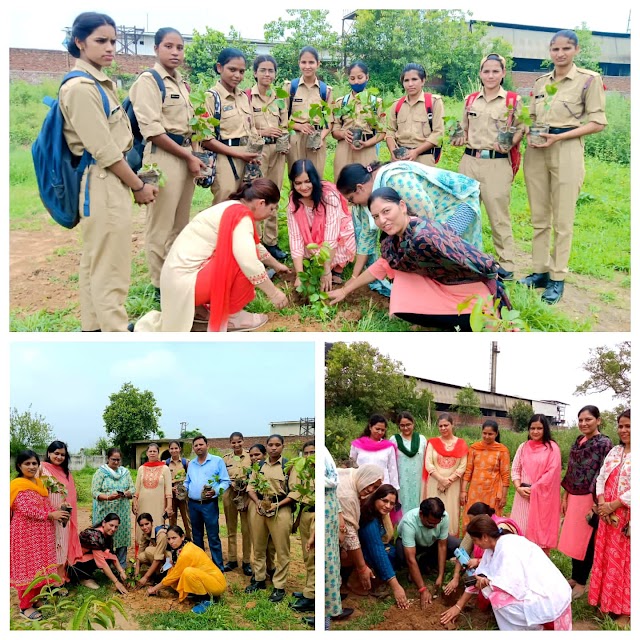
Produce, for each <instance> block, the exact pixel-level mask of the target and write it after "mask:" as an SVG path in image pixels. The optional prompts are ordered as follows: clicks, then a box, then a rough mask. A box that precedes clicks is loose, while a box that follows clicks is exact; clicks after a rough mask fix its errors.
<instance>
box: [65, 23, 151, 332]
mask: <svg viewBox="0 0 640 640" xmlns="http://www.w3.org/2000/svg"><path fill="white" fill-rule="evenodd" d="M115 46H116V25H115V22H114V21H113V19H112V18H110V17H109V16H106V15H104V14H101V13H93V12H89V13H81V14H80V15H79V16H78V17H77V18H76V19H75V20H74V22H73V27H72V30H71V41H70V42H69V44H68V46H67V49H68V51H69V53H70V54H71V55H72V56H73V57H74V58H76V59H77V62H76V64H75V66H74V70H77V71H83V72H85V73H88V74H89V75H90V76H92V78H93V79H92V80H91V79H89V78H73V79H71V80H69V82H66V83H65V84H64V85H63V86H62V87H61V89H60V97H59V98H60V110H61V111H62V115H63V117H64V121H65V124H64V137H65V140H66V142H67V145H68V146H69V149H70V150H71V153H73V154H74V155H75V156H78V157H80V156H81V155H82V154H83V153H84V151H85V149H86V150H87V151H88V152H89V153H90V154H91V155H92V156H93V158H94V160H95V164H92V165H89V167H88V168H87V170H86V172H85V174H84V177H83V180H82V185H81V189H80V211H81V212H83V211H84V201H85V185H86V181H89V200H90V204H91V208H90V212H89V215H86V216H85V215H84V214H83V215H82V221H81V224H80V229H81V230H82V257H81V259H80V278H79V281H80V319H81V323H82V330H83V331H127V324H128V320H127V312H126V311H125V308H124V303H125V300H126V299H127V293H128V291H129V283H130V280H131V232H132V227H131V215H132V213H133V211H132V203H131V192H133V196H134V198H135V201H136V202H137V203H138V204H149V203H151V202H153V201H154V199H155V197H156V196H157V194H158V188H157V187H155V186H152V185H145V184H144V183H143V182H142V180H140V178H139V177H138V176H136V174H135V173H134V172H133V171H132V170H131V167H129V165H128V164H127V162H126V160H125V159H124V153H125V152H126V151H128V150H129V149H130V148H131V145H132V142H133V136H132V134H131V126H130V124H129V119H128V118H127V116H126V114H125V113H124V111H123V110H122V108H121V107H120V100H119V99H118V94H117V93H116V86H115V84H114V82H113V81H112V80H111V79H110V78H109V77H108V76H107V75H106V74H105V73H104V72H103V71H102V68H103V67H105V66H109V65H110V64H111V63H112V62H113V57H114V54H115ZM94 80H95V82H94ZM96 83H100V86H101V87H102V88H103V89H104V91H105V93H106V94H107V97H108V98H109V107H110V115H109V117H108V118H105V113H104V108H103V106H102V100H101V98H100V94H99V92H98V89H97V88H96V86H95V85H96Z"/></svg>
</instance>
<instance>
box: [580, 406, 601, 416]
mask: <svg viewBox="0 0 640 640" xmlns="http://www.w3.org/2000/svg"><path fill="white" fill-rule="evenodd" d="M583 411H588V412H589V413H590V414H591V415H592V416H593V417H594V418H596V419H598V418H599V417H600V409H598V407H596V406H595V405H594V404H588V405H585V406H584V407H582V409H580V411H578V418H579V417H580V414H581V413H582V412H583Z"/></svg>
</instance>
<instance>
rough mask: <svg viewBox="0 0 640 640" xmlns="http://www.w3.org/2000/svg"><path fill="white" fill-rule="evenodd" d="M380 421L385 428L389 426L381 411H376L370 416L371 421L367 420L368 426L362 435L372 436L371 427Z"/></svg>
mask: <svg viewBox="0 0 640 640" xmlns="http://www.w3.org/2000/svg"><path fill="white" fill-rule="evenodd" d="M378 422H382V423H383V424H384V426H385V428H388V427H389V423H388V422H387V419H386V418H385V417H384V416H383V415H381V414H379V413H374V414H373V415H372V416H369V421H368V422H367V426H366V427H365V428H364V431H363V432H362V436H369V437H371V427H373V425H374V424H378ZM362 436H360V437H362Z"/></svg>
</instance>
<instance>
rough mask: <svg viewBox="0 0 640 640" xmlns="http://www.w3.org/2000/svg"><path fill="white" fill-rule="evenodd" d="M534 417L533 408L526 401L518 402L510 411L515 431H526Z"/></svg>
mask: <svg viewBox="0 0 640 640" xmlns="http://www.w3.org/2000/svg"><path fill="white" fill-rule="evenodd" d="M532 415H533V407H532V406H531V405H530V404H529V403H528V402H526V401H524V400H516V401H515V402H514V403H513V406H512V407H511V409H510V410H509V417H510V418H511V420H512V422H513V430H514V431H524V430H525V429H526V428H527V426H528V424H529V419H530V418H531V416H532Z"/></svg>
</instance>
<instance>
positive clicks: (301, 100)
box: [293, 98, 304, 102]
mask: <svg viewBox="0 0 640 640" xmlns="http://www.w3.org/2000/svg"><path fill="white" fill-rule="evenodd" d="M293 101H294V102H304V100H303V99H302V98H294V99H293Z"/></svg>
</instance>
